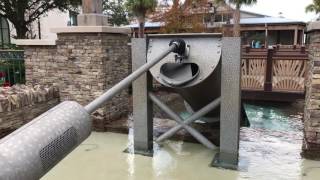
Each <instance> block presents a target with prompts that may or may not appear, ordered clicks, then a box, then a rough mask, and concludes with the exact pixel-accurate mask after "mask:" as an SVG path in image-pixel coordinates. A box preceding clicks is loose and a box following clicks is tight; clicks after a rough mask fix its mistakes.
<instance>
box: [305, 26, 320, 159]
mask: <svg viewBox="0 0 320 180" xmlns="http://www.w3.org/2000/svg"><path fill="white" fill-rule="evenodd" d="M309 36H310V44H309V60H310V61H309V62H308V71H307V72H308V74H307V81H306V98H305V110H304V142H303V147H302V149H303V152H302V154H303V155H304V156H305V157H306V158H311V159H320V29H319V30H317V31H312V32H310V33H309Z"/></svg>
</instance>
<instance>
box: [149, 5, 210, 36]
mask: <svg viewBox="0 0 320 180" xmlns="http://www.w3.org/2000/svg"><path fill="white" fill-rule="evenodd" d="M166 3H167V2H166ZM207 4H208V2H207V0H193V1H190V0H186V1H185V2H184V3H182V2H181V1H179V0H173V2H172V6H171V7H170V8H167V9H169V10H167V11H164V12H157V13H156V15H155V16H154V17H153V21H160V22H164V26H163V27H162V28H161V31H162V33H186V32H192V33H199V32H204V31H205V25H204V23H203V15H202V14H203V12H205V11H206V10H205V8H207ZM199 12H200V13H199Z"/></svg>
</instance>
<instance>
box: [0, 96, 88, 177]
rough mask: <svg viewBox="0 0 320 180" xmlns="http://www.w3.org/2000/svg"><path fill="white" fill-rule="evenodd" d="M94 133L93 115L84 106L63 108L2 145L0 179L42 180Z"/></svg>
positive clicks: (40, 117) (64, 103) (11, 135)
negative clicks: (54, 154)
mask: <svg viewBox="0 0 320 180" xmlns="http://www.w3.org/2000/svg"><path fill="white" fill-rule="evenodd" d="M90 133H91V120H90V115H89V114H88V113H87V112H86V111H85V109H84V108H83V107H82V106H81V105H79V104H78V103H76V102H70V101H67V102H63V103H61V104H59V105H58V106H56V107H54V108H53V109H51V110H49V111H48V112H46V113H44V114H42V115H41V116H39V117H38V118H36V119H34V120H33V121H31V122H29V123H28V124H26V125H24V126H23V127H21V128H20V129H18V130H16V131H15V132H13V133H12V134H10V135H8V136H7V137H5V138H3V139H2V140H1V141H0V175H1V176H0V177H1V178H0V179H1V180H2V179H3V180H22V179H23V180H35V179H39V178H40V177H42V176H43V175H44V174H45V173H46V172H47V171H49V170H50V169H51V168H52V167H53V166H54V165H55V164H56V163H58V162H59V161H60V160H61V159H62V158H64V157H65V156H66V155H67V154H68V153H69V152H70V151H72V150H73V149H74V148H75V147H76V146H77V145H79V144H80V143H81V142H82V141H83V140H85V139H86V138H87V137H88V136H89V135H90ZM68 143H70V144H68ZM62 146H65V147H62ZM44 151H46V153H47V154H43V153H44ZM50 153H56V154H58V155H59V156H58V157H59V159H56V158H52V157H53V156H52V154H50Z"/></svg>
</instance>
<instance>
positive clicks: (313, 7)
mask: <svg viewBox="0 0 320 180" xmlns="http://www.w3.org/2000/svg"><path fill="white" fill-rule="evenodd" d="M306 12H315V13H316V14H319V13H320V0H313V3H312V4H309V5H308V6H307V7H306Z"/></svg>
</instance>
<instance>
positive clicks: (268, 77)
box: [264, 49, 273, 91]
mask: <svg viewBox="0 0 320 180" xmlns="http://www.w3.org/2000/svg"><path fill="white" fill-rule="evenodd" d="M272 56H273V49H268V54H267V67H266V68H267V69H266V78H265V81H264V91H272V67H273V59H272Z"/></svg>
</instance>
